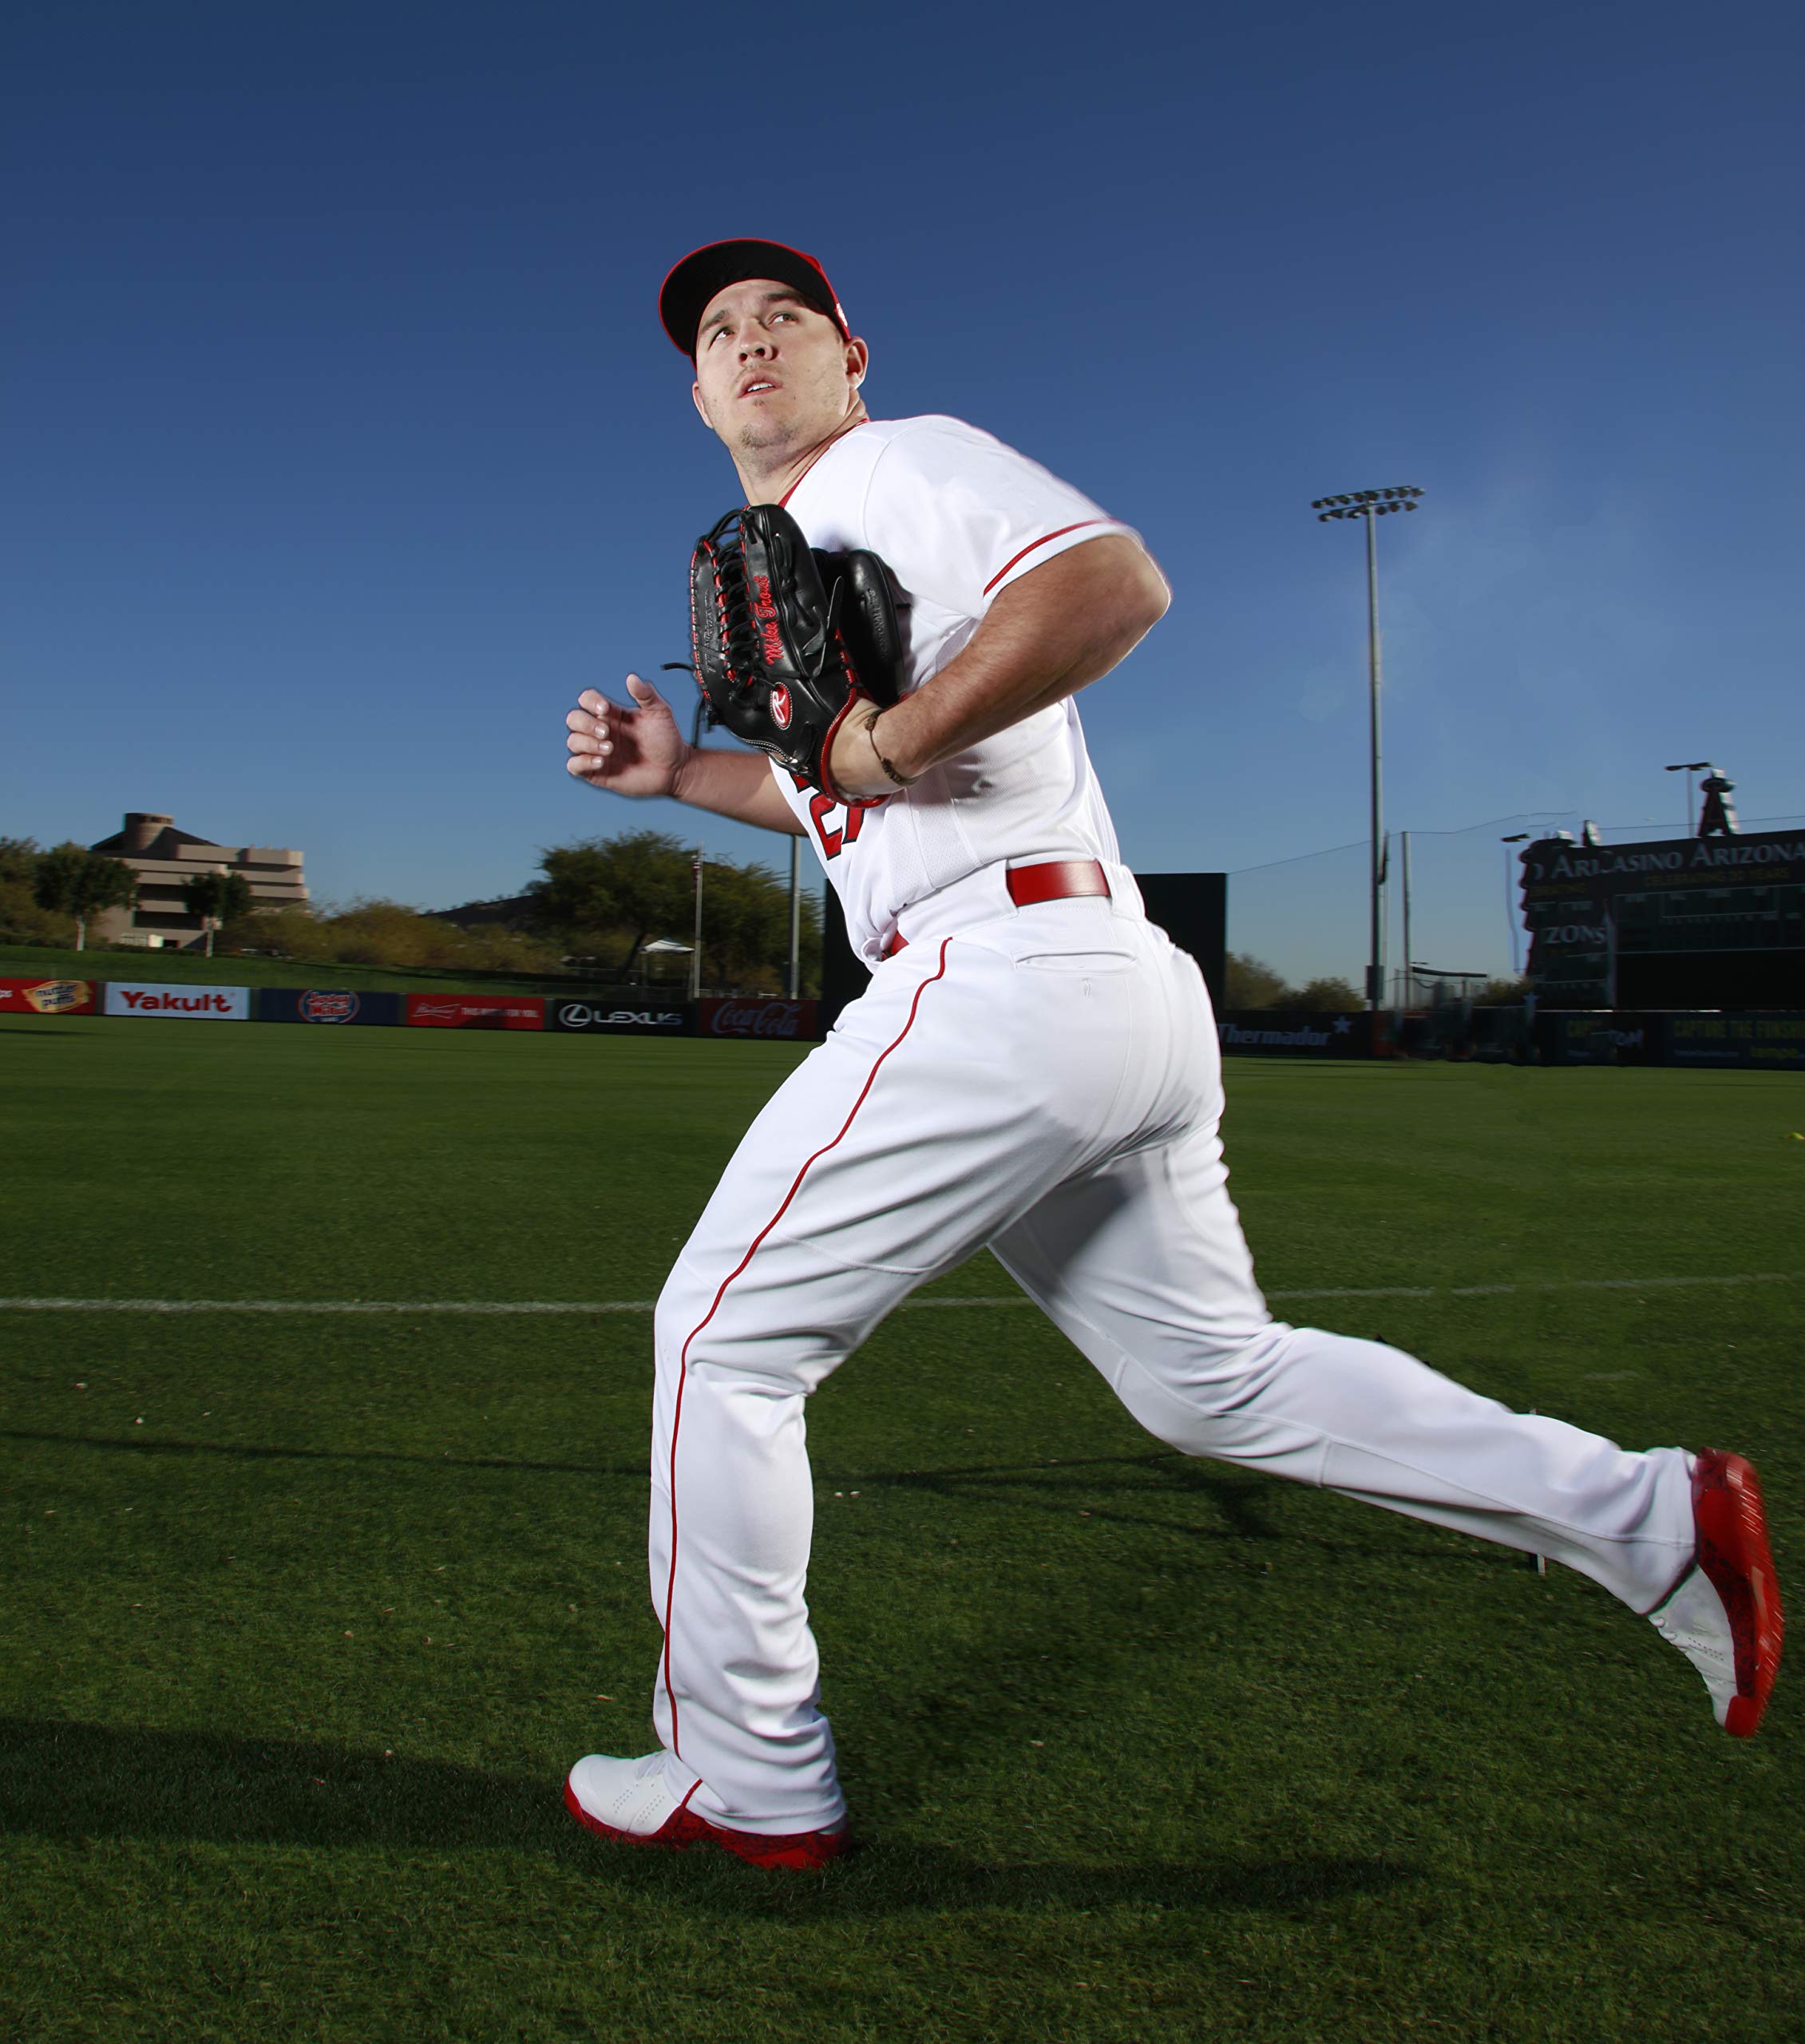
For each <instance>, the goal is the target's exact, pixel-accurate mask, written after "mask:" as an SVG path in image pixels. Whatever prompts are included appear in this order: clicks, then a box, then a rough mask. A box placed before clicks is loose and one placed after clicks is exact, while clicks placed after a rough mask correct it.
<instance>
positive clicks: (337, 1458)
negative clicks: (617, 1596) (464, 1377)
mask: <svg viewBox="0 0 1805 2044" xmlns="http://www.w3.org/2000/svg"><path fill="white" fill-rule="evenodd" d="M0 1440H22V1441H35V1442H37V1443H38V1444H39V1445H40V1446H49V1447H51V1448H105V1449H107V1450H109V1451H110V1452H114V1453H117V1454H123V1455H144V1456H183V1455H190V1456H216V1457H218V1458H220V1459H221V1460H225V1461H228V1462H405V1463H413V1464H418V1466H419V1467H420V1468H423V1469H513V1470H518V1471H521V1472H523V1473H524V1474H526V1475H528V1476H625V1477H628V1478H632V1479H636V1480H639V1481H640V1482H643V1481H644V1480H645V1474H646V1465H645V1464H644V1462H643V1460H642V1461H638V1462H523V1461H521V1460H519V1459H518V1458H517V1457H516V1456H505V1455H483V1456H457V1455H409V1454H406V1453H404V1452H402V1451H401V1450H400V1449H398V1448H263V1447H259V1446H257V1445H255V1444H243V1445H236V1446H235V1445H232V1444H228V1443H225V1442H220V1441H204V1440H118V1439H117V1438H109V1436H105V1435H103V1434H59V1433H48V1432H32V1431H31V1430H30V1429H29V1428H0Z"/></svg>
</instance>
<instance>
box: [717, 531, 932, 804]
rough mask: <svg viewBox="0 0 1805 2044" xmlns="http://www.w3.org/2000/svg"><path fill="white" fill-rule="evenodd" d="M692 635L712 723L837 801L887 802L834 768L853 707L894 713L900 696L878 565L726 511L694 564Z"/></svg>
mask: <svg viewBox="0 0 1805 2044" xmlns="http://www.w3.org/2000/svg"><path fill="white" fill-rule="evenodd" d="M690 626H691V641H692V644H694V647H695V679H696V686H697V687H699V688H700V690H701V691H702V692H703V695H704V696H705V697H706V698H707V706H708V721H709V722H710V723H711V724H724V725H725V726H726V728H727V729H728V730H729V731H731V732H732V733H733V735H734V737H735V738H738V739H744V740H745V742H746V743H747V744H748V745H755V746H757V747H758V748H759V750H760V751H763V752H767V753H769V754H770V756H771V758H772V759H774V760H776V761H777V763H778V765H779V766H781V767H784V768H786V770H788V771H789V772H790V773H791V774H796V775H798V776H799V777H800V778H802V779H803V780H805V781H806V782H808V783H809V786H811V787H813V788H817V789H818V790H820V791H821V794H824V795H825V796H827V798H829V800H830V801H832V802H838V803H841V804H842V805H844V806H846V807H849V808H869V807H870V806H872V804H873V802H876V801H881V800H882V799H884V798H883V797H881V796H877V797H868V798H856V797H855V798H849V797H848V796H846V795H845V794H841V792H840V790H838V789H837V788H836V787H835V786H834V785H833V781H832V779H831V778H830V776H829V772H828V765H827V762H828V755H829V748H830V747H832V745H833V740H834V737H835V735H836V734H837V732H838V731H839V729H840V727H841V724H842V723H844V722H845V718H846V715H847V714H848V712H849V711H850V710H851V709H852V707H853V705H854V703H870V704H872V705H873V706H874V707H875V708H877V709H886V708H888V707H889V706H890V705H891V704H892V703H894V702H895V701H896V700H897V696H898V695H899V694H900V693H901V683H902V671H903V639H902V632H901V628H899V626H898V624H897V606H896V599H895V597H894V596H893V593H892V591H891V587H890V577H889V570H888V569H886V568H885V565H884V564H883V562H882V561H880V560H879V559H878V557H877V555H876V554H874V553H865V552H864V551H862V550H860V551H853V552H848V553H828V552H825V551H822V550H819V549H814V548H812V547H810V545H809V543H808V541H807V540H806V537H804V536H803V533H802V527H801V526H800V525H798V524H797V522H796V521H795V520H794V518H792V517H790V513H788V512H787V511H786V510H785V509H783V507H782V505H778V504H753V505H746V506H745V507H744V508H743V509H736V510H733V511H730V512H728V513H726V517H723V518H722V519H720V520H719V521H718V523H716V524H715V525H714V526H713V527H712V528H711V529H710V530H709V531H708V532H707V533H704V534H703V537H701V538H700V539H699V540H698V541H696V544H695V553H694V554H693V555H691V559H690ZM886 770H887V771H889V769H886ZM893 778H894V776H893Z"/></svg>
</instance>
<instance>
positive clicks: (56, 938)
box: [0, 838, 69, 945]
mask: <svg viewBox="0 0 1805 2044" xmlns="http://www.w3.org/2000/svg"><path fill="white" fill-rule="evenodd" d="M42 856H43V854H42V853H41V852H40V851H39V850H38V846H37V844H36V842H35V841H34V840H33V839H32V838H0V944H55V945H63V944H66V943H67V942H68V941H69V927H68V923H67V921H66V919H65V917H61V916H59V915H57V914H55V913H53V911H51V910H50V909H42V908H40V907H39V906H38V903H37V901H35V900H34V897H33V895H32V885H33V883H34V881H35V880H36V879H37V877H38V860H39V859H40V858H42Z"/></svg>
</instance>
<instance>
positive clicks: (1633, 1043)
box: [0, 976, 1805, 1072]
mask: <svg viewBox="0 0 1805 2044" xmlns="http://www.w3.org/2000/svg"><path fill="white" fill-rule="evenodd" d="M1486 1012H1487V1011H1483V1010H1475V1011H1474V1016H1475V1018H1477V1017H1478V1016H1481V1015H1482V1014H1485V1013H1486ZM1512 1013H1513V1014H1518V1013H1520V1011H1512ZM8 1014H14V1015H107V1016H116V1017H121V1018H123V1019H125V1020H137V1021H143V1020H171V1021H205V1022H281V1023H290V1024H303V1025H307V1024H311V1025H313V1026H315V1027H319V1028H345V1027H347V1026H351V1027H357V1028H414V1029H509V1030H526V1031H530V1032H536V1033H539V1032H551V1033H553V1034H556V1035H560V1036H717V1037H738V1038H741V1039H747V1040H758V1041H762V1042H779V1043H806V1042H810V1041H818V1040H819V1039H820V1036H821V1004H820V1003H819V1002H817V1001H813V1000H786V999H782V998H767V997H766V996H760V995H753V996H748V997H746V998H743V999H737V998H736V999H711V1000H702V1001H693V1002H692V1001H668V1000H655V999H651V998H647V999H645V1000H613V1001H601V1000H584V999H582V998H581V997H580V996H569V995H546V996H541V995H536V994H532V995H527V994H481V993H471V994H457V993H453V994H437V993H433V994H420V993H410V994H403V993H390V992H351V991H350V990H349V989H347V988H331V987H228V986H211V985H208V984H205V983H204V982H199V981H174V980H162V981H158V980H71V979H63V978H46V979H32V978H30V977H29V976H14V977H12V978H0V1016H4V1015H8ZM1216 1032H1217V1040H1218V1041H1219V1043H1220V1044H1221V1050H1222V1052H1223V1055H1224V1056H1229V1057H1236V1056H1253V1057H1291V1058H1298V1057H1306V1058H1320V1057H1332V1058H1370V1057H1373V1056H1381V1057H1383V1056H1390V1055H1391V1054H1392V1052H1393V1050H1394V1048H1398V1049H1401V1050H1402V1052H1403V1054H1404V1055H1406V1056H1409V1055H1411V1053H1412V1052H1415V1051H1419V1048H1420V1047H1419V1045H1418V1044H1416V1043H1415V1042H1413V1040H1412V1038H1411V1027H1410V1023H1409V1021H1407V1022H1406V1024H1405V1027H1404V1031H1403V1035H1402V1036H1401V1038H1400V1039H1399V1043H1398V1044H1397V1045H1396V1046H1395V1047H1394V1045H1393V1044H1392V1043H1391V1040H1390V1039H1389V1036H1388V1035H1387V1032H1385V1031H1383V1030H1381V1031H1380V1032H1379V1035H1378V1039H1377V1041H1375V1032H1374V1028H1373V1017H1372V1016H1371V1015H1369V1014H1363V1015H1304V1014H1297V1013H1293V1012H1284V1011H1281V1010H1277V1009H1268V1008H1253V1009H1244V1010H1241V1011H1239V1012H1233V1013H1230V1014H1226V1015H1223V1016H1219V1017H1218V1019H1217V1024H1216ZM1485 1033H1486V1032H1484V1031H1478V1032H1476V1036H1484V1035H1485ZM1518 1034H1519V1035H1520V1036H1521V1037H1522V1043H1521V1045H1520V1048H1521V1052H1522V1055H1523V1056H1525V1057H1526V1059H1527V1060H1533V1061H1534V1062H1535V1063H1538V1064H1550V1065H1570V1064H1651V1065H1668V1066H1673V1067H1678V1068H1681V1069H1691V1070H1694V1071H1725V1070H1729V1071H1736V1070H1740V1071H1755V1072H1805V1012H1802V1011H1795V1010H1785V1011H1781V1010H1773V1011H1769V1012H1763V1013H1753V1014H1741V1013H1738V1014H1714V1013H1711V1012H1704V1011H1696V1012H1688V1013H1672V1012H1668V1013H1661V1012H1653V1011H1650V1012H1641V1011H1638V1010H1634V1009H1627V1008H1614V1009H1597V1010H1580V1009H1573V1008H1558V1009H1553V1010H1545V1011H1544V1012H1542V1013H1541V1014H1539V1015H1538V1016H1536V1017H1535V1020H1534V1025H1533V1033H1532V1032H1531V1031H1530V1028H1527V1027H1524V1028H1521V1029H1520V1030H1519V1032H1518ZM1488 1048H1497V1049H1498V1050H1499V1051H1500V1052H1502V1051H1508V1052H1509V1053H1510V1055H1513V1056H1514V1055H1517V1054H1518V1049H1519V1045H1518V1041H1517V1039H1516V1037H1513V1038H1512V1039H1511V1040H1510V1043H1509V1044H1503V1043H1502V1040H1501V1043H1500V1045H1499V1046H1497V1047H1490V1046H1488V1045H1486V1044H1479V1043H1478V1042H1477V1040H1475V1043H1474V1044H1469V1045H1468V1046H1467V1047H1466V1048H1465V1049H1464V1050H1463V1052H1460V1053H1459V1054H1461V1055H1472V1054H1474V1051H1475V1049H1476V1050H1477V1052H1478V1055H1480V1056H1485V1055H1486V1054H1487V1050H1488Z"/></svg>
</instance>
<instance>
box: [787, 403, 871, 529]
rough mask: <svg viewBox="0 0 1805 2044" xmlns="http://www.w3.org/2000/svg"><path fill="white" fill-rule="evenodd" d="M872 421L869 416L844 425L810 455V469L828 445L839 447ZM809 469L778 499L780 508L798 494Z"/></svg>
mask: <svg viewBox="0 0 1805 2044" xmlns="http://www.w3.org/2000/svg"><path fill="white" fill-rule="evenodd" d="M870 423H871V421H870V420H869V419H868V418H856V419H854V420H853V422H852V424H851V425H850V426H842V427H841V429H840V430H839V431H838V432H837V434H834V436H833V438H832V439H831V440H830V441H829V442H828V443H827V447H818V448H817V449H816V450H815V451H814V453H813V454H811V455H810V456H809V469H812V468H813V466H814V465H815V464H816V462H817V461H819V460H820V459H821V456H822V455H823V454H825V453H826V452H827V449H828V447H837V446H839V445H840V443H841V441H842V440H844V439H845V437H846V435H847V434H849V433H855V432H857V430H858V429H859V427H861V426H869V425H870ZM809 469H804V470H803V471H802V475H800V476H798V477H797V478H796V480H795V481H794V482H793V483H792V484H791V485H790V487H789V489H786V491H785V492H784V493H783V494H782V497H779V498H778V509H780V510H781V509H784V508H786V506H787V505H788V504H789V502H790V498H791V497H794V495H795V494H796V493H797V491H798V490H799V489H801V488H802V479H803V477H805V476H806V475H807V474H808V473H809Z"/></svg>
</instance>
